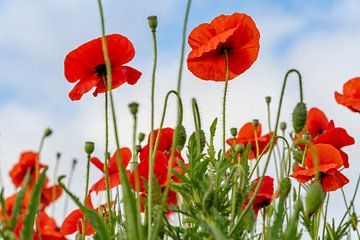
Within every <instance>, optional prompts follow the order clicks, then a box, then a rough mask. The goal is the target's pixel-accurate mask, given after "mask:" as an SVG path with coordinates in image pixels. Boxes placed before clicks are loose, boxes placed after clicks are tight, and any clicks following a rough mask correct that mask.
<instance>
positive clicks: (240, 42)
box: [1, 13, 360, 239]
mask: <svg viewBox="0 0 360 240" xmlns="http://www.w3.org/2000/svg"><path fill="white" fill-rule="evenodd" d="M259 38H260V34H259V31H258V29H257V27H256V25H255V23H254V21H253V20H252V19H251V18H250V17H249V16H247V15H245V14H240V13H234V14H232V15H229V16H226V15H220V16H218V17H216V18H215V19H214V20H212V21H211V22H210V23H203V24H201V25H199V26H198V27H196V28H195V29H194V30H193V31H192V32H191V33H190V35H189V38H188V43H189V45H190V47H191V49H192V50H191V52H190V53H189V55H188V58H187V65H188V69H189V70H190V71H191V72H192V73H193V74H194V75H195V76H197V77H198V78H200V79H202V80H213V81H221V82H224V81H227V80H231V79H234V78H235V77H237V76H239V75H240V74H242V73H243V72H244V71H246V70H247V69H248V68H249V67H250V66H251V65H252V64H253V63H254V62H255V61H256V59H257V56H258V52H259ZM105 40H106V43H107V48H108V53H109V60H110V63H111V74H112V82H111V87H112V89H115V88H117V87H119V86H120V85H122V84H124V83H128V84H135V83H136V82H137V81H138V80H139V78H140V76H141V73H140V72H139V71H138V70H136V69H134V68H132V67H129V66H124V64H126V63H128V62H129V61H130V60H132V59H133V57H134V55H135V50H134V47H133V45H132V43H131V42H130V41H129V40H128V39H127V38H126V37H124V36H122V35H120V34H112V35H107V36H106V37H105ZM101 41H102V40H101V38H97V39H95V40H92V41H90V42H88V43H85V44H84V45H82V46H80V47H78V48H77V49H75V50H73V51H72V52H70V53H69V54H68V55H67V56H66V59H65V77H66V79H67V80H68V81H69V82H70V83H75V82H76V85H75V86H74V88H73V89H72V90H71V91H70V93H69V97H70V99H71V100H80V99H81V98H82V96H83V95H84V94H85V93H87V92H89V91H90V90H91V89H92V88H95V91H94V93H93V95H94V96H97V94H99V93H104V92H105V91H106V89H107V86H108V84H107V72H106V63H105V60H104V52H103V46H102V42H101ZM335 98H336V101H337V102H338V103H340V104H343V105H345V106H347V107H348V108H349V109H351V110H352V111H355V112H360V78H354V79H352V80H350V81H349V82H347V83H346V84H345V85H344V89H343V94H339V93H337V92H336V93H335ZM159 132H160V130H155V131H154V134H153V135H154V138H156V137H157V135H158V134H159ZM173 135H174V129H172V128H163V129H161V134H160V137H159V144H158V148H157V151H156V154H155V164H154V175H155V180H151V181H155V182H157V185H158V186H159V188H160V189H161V191H163V190H164V189H165V186H166V185H167V184H168V182H167V181H168V178H167V177H168V167H169V162H170V156H171V153H170V149H171V146H172V145H173V142H172V141H173ZM306 135H310V139H308V140H307V141H302V140H303V139H305V136H306ZM272 137H273V133H268V134H266V135H263V136H262V126H261V124H260V123H258V124H257V125H256V126H254V124H253V123H246V124H245V125H244V126H243V127H241V129H240V130H239V132H238V134H237V136H236V137H233V138H230V139H228V140H227V141H226V142H227V144H228V145H230V146H235V145H236V144H244V145H246V144H247V143H248V142H250V143H251V146H252V148H251V150H250V153H249V157H248V159H249V160H252V159H257V158H258V157H259V156H260V154H264V153H266V151H267V150H268V148H267V147H266V146H268V144H269V142H270V141H271V139H272ZM295 141H298V142H299V144H297V145H296V147H297V148H298V150H299V151H302V152H304V154H305V155H304V156H305V157H304V160H303V161H302V162H299V163H298V164H296V165H295V166H294V172H293V174H292V175H291V176H292V177H294V178H296V179H297V180H298V181H299V182H300V183H306V182H308V181H310V180H311V179H313V178H315V177H316V175H317V174H318V173H319V178H318V180H319V182H320V184H321V185H322V187H323V190H324V191H326V192H328V191H334V190H336V189H339V188H341V187H342V186H344V185H345V184H346V183H348V182H349V180H348V179H347V178H346V177H345V176H344V175H343V174H342V173H341V172H340V171H339V169H340V168H342V167H345V168H348V167H349V161H348V156H347V154H346V153H345V152H344V151H343V150H342V148H343V147H345V146H349V145H352V144H354V139H353V138H352V137H351V136H350V135H349V134H348V133H347V132H346V130H345V129H343V128H339V127H335V124H334V121H332V120H331V121H329V120H328V119H327V117H326V115H325V114H324V113H323V112H322V111H321V110H319V109H317V108H312V109H310V110H309V112H308V118H307V122H306V126H305V128H304V129H303V131H302V132H301V133H300V134H298V135H296V136H295ZM149 149H150V137H149V139H148V142H147V144H146V145H145V146H144V147H142V149H141V150H140V151H139V163H138V164H137V165H136V167H135V169H132V170H129V168H128V165H129V163H130V161H131V159H132V154H135V153H131V151H130V149H129V148H126V147H124V148H121V149H118V150H117V151H116V152H115V153H114V154H113V156H112V157H109V159H108V166H107V170H108V173H109V183H110V184H109V185H110V189H112V188H114V187H116V186H118V185H119V184H121V182H120V178H119V172H118V164H117V160H116V156H117V153H118V152H119V153H120V155H121V159H122V165H123V166H124V167H125V169H126V175H127V177H128V179H129V182H130V186H131V188H132V189H133V190H134V191H135V192H138V193H139V194H138V195H139V197H140V199H141V201H140V203H141V211H144V203H145V202H144V201H143V200H144V199H146V198H147V194H148V192H147V188H146V184H147V182H149V162H150V159H149V158H150V157H149ZM227 156H229V153H228V154H227ZM136 159H137V156H136ZM37 161H39V157H38V154H37V153H34V152H25V153H23V154H22V155H21V158H20V161H19V163H17V164H16V165H15V166H14V168H13V169H12V170H11V172H10V176H11V178H12V181H13V183H14V185H15V186H16V187H17V188H18V187H19V186H20V185H21V183H22V181H23V179H24V177H25V175H26V172H27V171H28V170H29V169H30V174H31V177H30V181H29V182H28V186H27V187H26V194H25V198H24V201H23V203H22V204H23V205H22V211H21V213H20V218H21V216H22V215H23V214H24V211H25V210H26V208H27V206H28V204H29V194H30V192H31V191H32V189H33V187H34V181H35V179H36V176H37V175H38V172H36V171H40V169H42V168H44V167H46V165H43V164H39V168H38V169H36V168H35V165H36V162H37ZM179 162H182V163H184V164H185V161H184V159H183V157H182V155H181V152H180V151H178V150H176V152H175V161H173V166H171V167H172V168H173V169H174V170H175V171H178V172H179V173H181V170H180V167H179ZM91 163H92V164H93V165H94V166H95V167H97V168H98V169H99V170H100V171H102V172H104V171H105V169H104V163H102V161H101V160H100V159H98V158H96V157H93V158H91ZM185 166H186V164H185ZM259 179H260V178H257V179H255V180H254V181H253V183H255V182H258V181H259ZM172 181H175V182H178V181H179V179H177V178H176V177H174V176H173V177H172ZM47 185H48V180H47V181H46V184H45V187H44V188H43V190H42V195H41V205H40V212H39V214H38V215H37V219H38V223H39V224H36V232H35V234H34V237H35V238H36V239H37V237H38V235H40V236H41V239H65V238H64V236H66V235H68V234H72V233H74V232H77V231H79V232H80V233H81V231H82V226H81V224H82V222H83V221H84V214H83V213H82V212H81V210H80V209H76V210H74V211H72V212H71V213H70V214H69V215H68V216H67V217H66V218H65V220H64V222H63V223H62V226H61V228H59V227H57V225H56V223H55V221H54V219H52V218H51V217H49V216H48V215H47V214H46V213H45V208H46V207H47V206H49V205H50V204H51V203H53V202H54V201H55V200H56V199H58V198H59V197H60V196H61V193H62V190H61V188H60V187H59V186H58V185H54V186H51V187H49V186H47ZM105 190H107V186H106V179H105V177H103V178H101V179H99V180H98V181H97V182H95V183H94V184H93V185H92V187H91V188H90V190H89V192H88V197H87V199H86V205H87V207H89V208H91V209H94V210H97V211H101V209H100V208H102V207H104V208H108V207H111V206H107V205H103V206H100V207H99V208H95V207H94V206H93V204H92V201H91V195H92V194H93V193H95V194H98V193H99V192H101V191H105ZM252 193H253V194H254V190H253V191H252ZM273 197H274V179H273V178H272V177H270V176H265V177H264V178H263V182H262V184H261V186H260V188H259V191H258V193H257V195H256V198H255V201H254V202H253V205H252V208H253V210H254V212H255V213H256V214H257V213H258V211H259V210H260V209H261V208H262V207H264V206H267V205H268V204H270V203H271V201H272V199H273ZM15 199H16V194H14V195H12V196H11V197H9V198H7V199H6V201H5V207H6V215H5V216H3V215H1V218H2V219H4V218H10V217H11V214H12V209H13V205H14V201H15ZM247 202H248V200H246V201H245V205H246V204H247ZM110 204H113V202H111V203H110ZM176 204H177V196H176V193H175V192H174V191H172V190H170V191H169V194H168V199H167V207H168V206H169V205H176ZM21 223H22V221H18V226H17V227H16V231H15V232H16V233H19V232H20V229H21ZM94 231H95V229H94V228H93V227H92V226H91V225H90V224H89V222H88V221H86V227H85V234H86V235H91V234H93V233H94Z"/></svg>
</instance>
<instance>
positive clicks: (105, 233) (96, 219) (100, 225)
mask: <svg viewBox="0 0 360 240" xmlns="http://www.w3.org/2000/svg"><path fill="white" fill-rule="evenodd" d="M63 178H64V176H60V177H59V178H58V183H59V185H60V187H61V188H62V189H63V190H64V191H65V192H66V193H67V194H68V195H69V197H70V198H71V199H72V200H73V201H74V202H75V204H76V205H77V206H78V207H79V208H80V210H81V212H83V213H84V215H85V216H86V219H87V220H88V221H89V223H90V225H91V226H93V227H94V228H95V230H96V235H97V238H98V239H111V236H110V233H109V230H108V228H107V226H106V223H105V221H104V219H103V218H102V217H101V216H100V215H99V214H98V213H97V212H96V211H95V210H93V209H90V208H88V207H86V206H84V205H83V204H82V203H81V201H80V200H79V198H78V197H76V196H75V195H74V194H73V193H71V192H70V190H69V189H67V188H66V187H65V185H64V184H63V183H62V182H61V180H62V179H63Z"/></svg>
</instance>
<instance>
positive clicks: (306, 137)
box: [302, 133, 311, 144]
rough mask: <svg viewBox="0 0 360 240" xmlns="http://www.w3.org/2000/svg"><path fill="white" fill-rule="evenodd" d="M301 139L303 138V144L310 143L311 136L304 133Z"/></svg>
mask: <svg viewBox="0 0 360 240" xmlns="http://www.w3.org/2000/svg"><path fill="white" fill-rule="evenodd" d="M302 138H303V140H304V141H305V143H307V144H308V143H310V140H311V135H310V134H309V133H304V134H303V135H302Z"/></svg>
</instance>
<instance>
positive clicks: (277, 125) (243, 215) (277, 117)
mask: <svg viewBox="0 0 360 240" xmlns="http://www.w3.org/2000/svg"><path fill="white" fill-rule="evenodd" d="M292 72H297V73H298V74H299V76H300V73H299V72H298V71H297V70H294V69H291V70H289V71H288V72H287V73H286V75H285V78H284V82H283V86H282V89H281V94H280V100H279V106H278V111H277V116H276V123H275V130H274V135H273V136H272V138H271V142H270V150H269V154H268V155H267V159H266V162H265V166H264V169H263V173H262V176H261V178H260V180H259V181H258V184H256V188H255V191H254V194H253V195H252V197H251V198H250V201H249V203H248V204H247V206H246V207H245V209H244V210H243V211H242V213H241V214H240V216H239V218H238V221H237V222H236V224H235V225H234V226H233V227H232V228H231V230H230V232H229V237H231V236H232V235H233V234H234V232H235V230H236V228H237V227H238V226H239V224H240V223H241V222H242V220H243V218H244V217H245V214H246V213H247V211H249V209H250V207H252V204H253V202H254V200H255V198H256V196H257V194H258V193H259V190H260V186H261V184H262V183H263V181H264V176H265V174H266V170H267V167H268V165H269V162H270V158H271V153H272V151H273V149H274V145H275V139H276V136H277V131H278V127H279V121H280V112H281V106H282V102H283V98H284V93H285V86H286V83H287V79H288V76H289V75H290V73H292ZM299 82H300V88H301V85H302V84H301V77H300V78H299ZM300 98H301V100H302V89H301V90H300Z"/></svg>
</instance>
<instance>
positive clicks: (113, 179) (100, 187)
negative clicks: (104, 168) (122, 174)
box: [89, 171, 131, 194]
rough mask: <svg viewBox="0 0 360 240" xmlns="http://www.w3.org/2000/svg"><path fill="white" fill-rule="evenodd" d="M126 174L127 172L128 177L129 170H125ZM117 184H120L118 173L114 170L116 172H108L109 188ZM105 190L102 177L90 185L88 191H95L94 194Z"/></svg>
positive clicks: (104, 181)
mask: <svg viewBox="0 0 360 240" xmlns="http://www.w3.org/2000/svg"><path fill="white" fill-rule="evenodd" d="M126 174H127V177H128V178H130V175H131V172H130V171H126ZM119 184H121V182H120V178H119V173H117V172H116V173H111V174H109V187H110V189H112V188H114V187H116V186H118V185H119ZM105 190H106V178H105V177H102V178H100V179H99V180H98V181H97V182H96V183H94V185H92V187H91V188H90V190H89V193H92V192H95V193H96V194H98V193H99V192H100V191H105Z"/></svg>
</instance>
